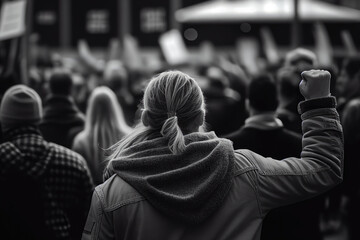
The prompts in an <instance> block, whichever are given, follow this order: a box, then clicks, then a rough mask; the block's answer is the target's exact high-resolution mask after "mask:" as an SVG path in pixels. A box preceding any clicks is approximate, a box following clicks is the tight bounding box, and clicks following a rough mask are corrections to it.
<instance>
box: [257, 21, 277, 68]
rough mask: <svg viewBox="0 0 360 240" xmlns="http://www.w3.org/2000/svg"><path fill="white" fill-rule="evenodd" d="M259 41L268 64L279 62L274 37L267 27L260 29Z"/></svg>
mask: <svg viewBox="0 0 360 240" xmlns="http://www.w3.org/2000/svg"><path fill="white" fill-rule="evenodd" d="M260 35H261V40H262V43H263V49H264V52H265V55H266V59H267V60H268V61H269V63H270V64H274V65H275V64H277V63H279V61H280V57H279V53H278V49H277V46H276V42H275V40H274V36H273V35H272V33H271V31H270V29H269V28H268V27H262V28H261V29H260Z"/></svg>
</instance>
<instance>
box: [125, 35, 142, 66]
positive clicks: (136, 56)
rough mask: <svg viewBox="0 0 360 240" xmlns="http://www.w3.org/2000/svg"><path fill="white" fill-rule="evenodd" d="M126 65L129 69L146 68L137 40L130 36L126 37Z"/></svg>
mask: <svg viewBox="0 0 360 240" xmlns="http://www.w3.org/2000/svg"><path fill="white" fill-rule="evenodd" d="M123 57H124V58H123V60H124V63H125V64H126V66H127V67H128V68H129V69H132V70H138V69H142V68H143V67H144V64H143V62H142V59H141V53H140V49H139V45H138V42H137V40H136V39H135V38H134V37H132V36H130V35H127V34H126V35H125V36H124V56H123Z"/></svg>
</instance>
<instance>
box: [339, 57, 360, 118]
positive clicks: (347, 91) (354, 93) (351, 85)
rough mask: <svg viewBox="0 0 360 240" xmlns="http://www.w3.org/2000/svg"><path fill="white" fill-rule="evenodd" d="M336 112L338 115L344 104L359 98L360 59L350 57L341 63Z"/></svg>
mask: <svg viewBox="0 0 360 240" xmlns="http://www.w3.org/2000/svg"><path fill="white" fill-rule="evenodd" d="M336 92H337V94H338V98H339V99H338V102H339V106H338V111H339V113H340V115H341V114H342V111H343V110H344V108H345V106H346V104H347V103H348V102H350V101H351V100H352V99H354V98H359V97H360V57H350V58H347V59H345V60H344V61H343V64H342V67H341V70H340V75H339V76H338V78H337V83H336Z"/></svg>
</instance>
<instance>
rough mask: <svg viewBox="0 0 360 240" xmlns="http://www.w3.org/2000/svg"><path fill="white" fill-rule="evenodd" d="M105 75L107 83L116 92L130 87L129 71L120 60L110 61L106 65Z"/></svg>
mask: <svg viewBox="0 0 360 240" xmlns="http://www.w3.org/2000/svg"><path fill="white" fill-rule="evenodd" d="M103 77H104V82H105V84H106V85H107V86H108V87H109V88H111V90H113V91H115V92H116V91H118V90H121V89H126V87H128V86H127V82H128V73H127V70H126V68H125V67H124V65H123V64H122V63H121V62H120V61H117V60H111V61H109V62H108V63H107V65H106V67H105V70H104V76H103Z"/></svg>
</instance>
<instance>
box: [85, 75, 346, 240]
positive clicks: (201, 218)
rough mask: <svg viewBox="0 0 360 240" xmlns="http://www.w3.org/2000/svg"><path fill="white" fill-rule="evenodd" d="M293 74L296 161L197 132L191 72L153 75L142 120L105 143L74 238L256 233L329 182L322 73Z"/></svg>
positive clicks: (334, 144)
mask: <svg viewBox="0 0 360 240" xmlns="http://www.w3.org/2000/svg"><path fill="white" fill-rule="evenodd" d="M302 77H303V81H302V82H301V84H300V91H301V93H302V94H303V96H304V97H305V99H306V100H305V101H304V102H302V103H300V105H299V111H300V113H301V114H302V115H301V116H302V118H303V123H302V126H303V131H304V137H303V139H302V144H303V149H302V153H301V159H299V158H295V157H292V158H286V159H283V160H282V161H275V160H271V161H270V160H269V159H267V158H265V157H263V156H261V155H259V154H256V153H254V152H252V151H250V150H236V151H234V149H233V146H232V142H231V141H229V140H227V139H223V138H218V137H217V136H216V135H215V134H214V132H203V131H202V130H201V129H202V126H203V124H204V119H205V103H204V97H203V94H202V91H201V89H200V87H199V85H198V84H197V83H196V81H195V80H194V79H193V78H191V77H189V76H188V75H186V74H184V73H182V72H179V71H169V72H164V73H161V74H160V75H158V76H155V77H154V78H153V79H152V80H151V81H150V82H149V84H148V86H147V88H146V90H145V93H144V98H143V111H142V115H141V122H139V124H138V125H137V126H136V128H135V129H134V130H133V131H132V132H131V133H130V134H129V135H128V136H127V137H125V138H123V139H122V140H121V141H120V142H118V143H116V144H115V145H114V146H113V147H112V148H111V149H112V150H113V153H112V155H111V156H110V160H109V162H108V165H107V168H106V169H105V173H104V178H105V179H107V180H106V181H105V182H104V183H103V184H101V185H99V186H97V187H96V188H95V191H94V194H93V198H92V203H91V208H90V211H89V214H88V218H87V222H86V224H85V227H84V232H83V236H82V239H150V240H151V239H178V238H182V239H207V240H209V239H260V233H261V224H262V220H263V218H264V217H265V216H266V214H267V213H268V212H269V211H270V210H271V209H274V208H277V207H280V206H283V205H286V204H290V203H294V202H297V201H301V200H304V199H306V198H310V197H313V196H315V195H317V194H319V193H321V192H324V191H326V190H329V189H330V188H332V187H334V186H335V185H337V184H338V183H339V182H341V181H342V172H343V170H342V166H343V142H342V128H341V125H340V122H339V117H338V114H337V111H336V109H335V106H336V101H335V99H334V98H333V97H331V96H330V90H329V86H330V74H329V73H328V72H327V71H321V70H314V71H307V72H304V73H303V74H302ZM320 130H321V131H320Z"/></svg>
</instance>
